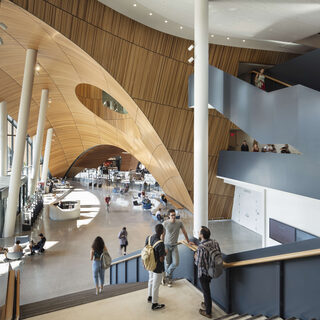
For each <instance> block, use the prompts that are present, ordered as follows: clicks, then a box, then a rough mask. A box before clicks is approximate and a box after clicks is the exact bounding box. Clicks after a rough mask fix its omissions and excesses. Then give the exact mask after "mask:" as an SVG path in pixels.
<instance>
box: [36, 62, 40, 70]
mask: <svg viewBox="0 0 320 320" xmlns="http://www.w3.org/2000/svg"><path fill="white" fill-rule="evenodd" d="M40 70H41V66H40V64H39V63H37V64H36V71H37V72H39V71H40Z"/></svg>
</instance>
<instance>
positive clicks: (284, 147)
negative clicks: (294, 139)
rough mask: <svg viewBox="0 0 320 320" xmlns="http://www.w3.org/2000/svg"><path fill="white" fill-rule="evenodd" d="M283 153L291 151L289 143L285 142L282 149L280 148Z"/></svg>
mask: <svg viewBox="0 0 320 320" xmlns="http://www.w3.org/2000/svg"><path fill="white" fill-rule="evenodd" d="M280 152H281V153H291V152H290V150H289V145H288V144H285V145H284V146H283V147H282V148H281V149H280Z"/></svg>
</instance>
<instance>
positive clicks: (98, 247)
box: [91, 237, 104, 252]
mask: <svg viewBox="0 0 320 320" xmlns="http://www.w3.org/2000/svg"><path fill="white" fill-rule="evenodd" d="M91 248H92V249H93V250H94V251H97V252H102V251H103V248H104V241H103V239H102V238H101V237H96V238H95V239H94V241H93V243H92V246H91Z"/></svg>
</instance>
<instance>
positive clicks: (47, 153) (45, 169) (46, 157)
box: [41, 128, 53, 183]
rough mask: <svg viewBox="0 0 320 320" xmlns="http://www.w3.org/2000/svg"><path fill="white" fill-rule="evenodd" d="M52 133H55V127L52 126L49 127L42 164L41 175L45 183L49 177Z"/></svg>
mask: <svg viewBox="0 0 320 320" xmlns="http://www.w3.org/2000/svg"><path fill="white" fill-rule="evenodd" d="M52 133H53V129H52V128H50V129H48V131H47V140H46V148H45V150H44V159H43V165H42V175H41V182H44V183H46V181H47V177H48V169H49V159H50V150H51V140H52Z"/></svg>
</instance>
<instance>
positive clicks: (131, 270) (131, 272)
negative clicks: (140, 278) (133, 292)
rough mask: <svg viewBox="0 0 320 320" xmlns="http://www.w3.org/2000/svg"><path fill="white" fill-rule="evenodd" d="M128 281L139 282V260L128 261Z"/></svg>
mask: <svg viewBox="0 0 320 320" xmlns="http://www.w3.org/2000/svg"><path fill="white" fill-rule="evenodd" d="M127 282H137V260H136V259H133V260H129V261H128V262H127Z"/></svg>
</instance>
